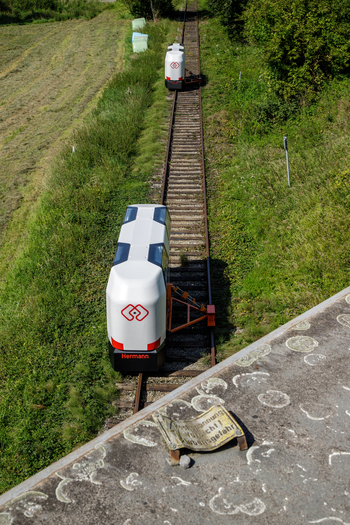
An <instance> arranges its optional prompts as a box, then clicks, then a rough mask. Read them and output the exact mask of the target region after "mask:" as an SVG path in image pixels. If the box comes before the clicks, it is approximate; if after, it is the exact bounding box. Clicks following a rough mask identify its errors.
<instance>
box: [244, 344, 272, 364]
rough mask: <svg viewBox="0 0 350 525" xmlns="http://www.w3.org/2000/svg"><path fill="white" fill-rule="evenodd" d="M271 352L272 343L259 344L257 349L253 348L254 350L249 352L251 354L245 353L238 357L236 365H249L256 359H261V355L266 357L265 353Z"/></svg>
mask: <svg viewBox="0 0 350 525" xmlns="http://www.w3.org/2000/svg"><path fill="white" fill-rule="evenodd" d="M270 352H271V346H270V345H262V346H259V348H257V349H256V350H253V352H249V354H247V355H245V356H244V357H241V358H240V359H238V361H236V362H235V365H237V366H249V365H251V364H252V363H254V361H256V360H257V359H259V358H260V357H264V356H265V355H267V354H269V353H270Z"/></svg>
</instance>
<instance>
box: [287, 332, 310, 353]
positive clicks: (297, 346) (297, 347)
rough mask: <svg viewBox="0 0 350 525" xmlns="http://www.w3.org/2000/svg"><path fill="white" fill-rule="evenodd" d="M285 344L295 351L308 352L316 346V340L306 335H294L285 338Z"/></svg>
mask: <svg viewBox="0 0 350 525" xmlns="http://www.w3.org/2000/svg"><path fill="white" fill-rule="evenodd" d="M286 346H288V348H290V349H291V350H294V351H295V352H304V353H308V352H311V351H312V350H313V349H314V348H316V346H318V341H316V340H315V339H313V338H312V337H308V336H307V335H296V336H294V337H290V338H289V339H287V341H286Z"/></svg>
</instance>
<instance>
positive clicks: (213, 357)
mask: <svg viewBox="0 0 350 525" xmlns="http://www.w3.org/2000/svg"><path fill="white" fill-rule="evenodd" d="M197 46H198V70H199V74H200V71H201V62H200V47H199V20H198V12H197ZM198 91H199V93H198V96H199V114H200V127H201V144H202V172H203V194H204V222H205V236H206V252H207V253H206V256H207V276H208V299H209V304H212V295H211V277H210V245H209V227H208V213H207V181H206V177H205V157H204V133H203V114H202V91H201V86H200V85H199V89H198ZM210 355H211V366H215V365H216V351H215V338H214V330H213V328H210Z"/></svg>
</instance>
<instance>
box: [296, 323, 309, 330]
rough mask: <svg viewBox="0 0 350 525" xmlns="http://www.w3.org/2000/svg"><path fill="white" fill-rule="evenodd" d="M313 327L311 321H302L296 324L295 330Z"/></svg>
mask: <svg viewBox="0 0 350 525" xmlns="http://www.w3.org/2000/svg"><path fill="white" fill-rule="evenodd" d="M310 327H311V324H310V323H309V321H301V322H300V323H298V324H297V325H296V326H294V330H308V329H309V328H310Z"/></svg>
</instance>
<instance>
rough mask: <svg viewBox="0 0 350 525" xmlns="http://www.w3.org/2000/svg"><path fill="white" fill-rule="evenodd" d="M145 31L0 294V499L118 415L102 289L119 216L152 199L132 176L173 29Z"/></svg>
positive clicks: (81, 134)
mask: <svg viewBox="0 0 350 525" xmlns="http://www.w3.org/2000/svg"><path fill="white" fill-rule="evenodd" d="M146 30H147V33H148V34H149V50H148V51H147V52H145V53H143V54H140V55H138V56H132V60H131V59H128V60H127V67H126V70H125V71H123V72H122V73H120V74H118V75H116V76H115V78H113V79H112V81H111V82H110V84H109V86H108V88H107V89H106V90H105V92H104V94H103V96H102V98H101V100H100V101H99V104H98V107H97V109H96V110H95V111H94V113H93V115H92V117H91V119H90V120H89V121H88V122H87V124H86V126H85V127H84V128H82V129H80V130H79V131H77V132H76V134H75V137H74V144H75V152H74V153H73V152H72V148H71V146H67V147H66V149H65V150H64V151H63V153H62V154H61V155H60V156H59V157H58V160H57V162H56V163H55V166H54V169H53V174H52V177H51V179H50V180H49V182H48V185H47V191H46V192H45V193H44V195H43V196H42V198H41V201H40V205H39V208H38V211H37V213H36V216H35V218H34V219H33V220H32V222H31V224H30V228H29V233H28V238H27V245H26V249H25V250H24V252H23V253H22V255H21V256H20V258H19V259H18V260H17V261H16V263H15V267H14V269H13V271H12V272H11V273H9V274H8V275H7V282H6V284H5V286H4V287H3V289H2V291H1V297H0V304H1V309H0V333H1V339H0V341H1V343H0V349H1V350H0V351H1V362H0V381H1V394H0V472H1V482H0V488H1V492H3V491H5V490H8V489H9V488H10V487H12V486H14V485H16V484H17V483H19V482H20V481H23V480H24V479H26V478H27V477H28V476H30V475H32V474H34V473H35V472H37V471H38V470H40V469H42V468H44V467H46V466H47V465H49V464H50V463H52V462H53V461H55V460H56V459H58V458H59V457H61V456H63V455H64V454H66V453H68V452H69V451H71V450H72V449H73V448H75V447H76V446H77V445H78V444H81V443H83V442H84V441H86V440H88V439H90V438H91V437H93V436H94V435H95V433H96V431H97V430H98V428H100V427H101V424H102V423H103V421H104V418H105V417H106V416H107V415H108V414H110V413H111V411H112V410H113V408H112V406H111V401H112V400H113V398H114V396H115V386H114V385H115V379H116V375H117V374H115V373H114V372H113V370H112V369H111V367H110V364H109V360H108V349H107V338H106V322H105V287H106V282H107V279H108V274H109V269H110V265H111V261H112V260H113V256H114V251H115V247H116V243H117V239H118V234H119V229H120V226H121V223H122V219H123V216H124V213H125V208H126V206H127V205H128V204H130V202H147V198H148V191H149V181H148V180H147V176H145V175H144V174H143V172H142V170H140V169H136V170H133V169H132V167H133V160H134V158H135V155H136V153H137V148H138V146H137V141H138V139H139V137H140V134H141V132H142V130H143V128H144V126H145V123H144V118H145V115H146V114H147V111H148V109H147V108H149V107H150V106H151V104H152V102H153V98H154V94H153V89H154V88H153V86H154V84H155V82H157V81H158V79H159V78H160V72H161V71H162V69H160V68H162V65H163V60H164V39H165V38H166V35H167V34H168V31H169V28H168V27H167V23H166V22H164V23H159V24H156V25H154V24H150V25H148V26H147V28H146ZM130 37H131V30H130V34H128V38H127V40H128V44H127V55H130V53H131V44H130V43H129V41H130ZM146 157H147V154H146Z"/></svg>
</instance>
